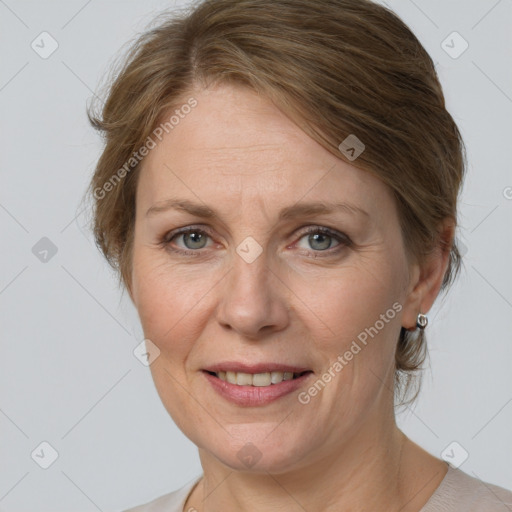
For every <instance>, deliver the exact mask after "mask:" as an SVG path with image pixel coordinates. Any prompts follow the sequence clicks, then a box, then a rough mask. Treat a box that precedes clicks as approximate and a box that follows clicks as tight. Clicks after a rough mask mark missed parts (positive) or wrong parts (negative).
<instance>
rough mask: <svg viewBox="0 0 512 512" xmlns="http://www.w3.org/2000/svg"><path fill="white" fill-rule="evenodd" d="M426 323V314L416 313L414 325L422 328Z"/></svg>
mask: <svg viewBox="0 0 512 512" xmlns="http://www.w3.org/2000/svg"><path fill="white" fill-rule="evenodd" d="M427 324H428V318H427V315H424V314H423V313H418V318H417V319H416V327H418V328H419V329H421V330H423V329H425V327H427Z"/></svg>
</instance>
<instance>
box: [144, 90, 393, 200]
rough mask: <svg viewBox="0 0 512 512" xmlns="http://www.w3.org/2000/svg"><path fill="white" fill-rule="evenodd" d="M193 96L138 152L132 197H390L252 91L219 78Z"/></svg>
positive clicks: (369, 177) (374, 181)
mask: <svg viewBox="0 0 512 512" xmlns="http://www.w3.org/2000/svg"><path fill="white" fill-rule="evenodd" d="M194 98H196V100H197V106H196V107H195V108H194V109H193V110H192V111H190V113H188V114H187V115H186V116H184V117H183V118H182V119H180V121H179V123H178V124H177V125H176V126H174V127H173V129H172V130H170V131H169V133H165V134H164V135H163V138H162V141H161V142H157V146H156V147H155V148H154V149H153V150H151V151H150V153H149V154H148V155H147V157H146V158H145V160H144V162H143V168H142V172H141V177H140V180H139V186H138V189H139V190H138V200H137V202H138V203H139V204H140V203H141V202H142V203H144V204H145V205H146V204H147V205H148V206H150V205H151V204H154V203H156V202H159V201H163V200H165V199H166V196H168V195H169V193H170V192H173V194H172V195H176V192H178V191H179V192H180V195H183V194H185V195H186V196H187V197H189V198H191V199H195V200H197V199H200V200H204V202H210V201H207V199H211V198H212V196H213V197H214V198H217V200H218V202H219V203H220V205H222V202H223V201H230V199H232V198H233V197H238V198H240V197H242V196H243V197H244V198H245V199H246V200H257V199H258V198H259V200H262V198H266V202H268V203H269V205H271V204H272V203H274V202H275V203H276V204H277V203H279V204H282V203H283V202H290V203H294V202H296V201H298V200H299V199H300V198H301V197H303V196H304V197H305V198H307V199H320V200H326V201H327V200H330V201H341V200H343V199H349V198H350V199H352V200H353V202H354V201H356V202H359V203H360V204H359V205H360V207H361V208H365V206H366V207H368V208H372V207H373V208H376V207H379V205H380V207H383V204H382V202H383V201H384V202H385V201H389V200H390V199H391V195H390V191H389V190H387V187H386V186H385V185H384V184H383V183H382V182H380V180H378V179H377V178H376V177H374V176H373V175H371V174H370V173H368V172H366V171H363V170H360V169H358V168H356V167H355V166H353V165H350V164H349V163H347V162H345V161H343V160H341V159H340V158H337V157H335V156H334V155H333V154H331V153H330V152H329V151H327V150H326V149H325V148H323V147H322V146H321V145H320V144H318V143H317V142H316V141H315V140H313V139H312V138H311V137H309V136H308V135H307V134H306V133H305V132H303V131H302V130H301V129H300V128H299V127H298V126H297V125H295V124H294V123H293V122H292V121H291V120H290V119H289V118H288V117H286V116H285V115H284V114H283V113H282V112H280V111H279V110H278V109H277V108H276V107H275V106H274V105H273V104H272V103H271V102H270V101H269V100H267V99H266V98H264V97H261V96H259V95H258V94H257V93H256V92H254V91H251V90H249V89H246V88H243V87H234V86H231V85H230V86H226V85H223V86H217V87H215V88H212V89H208V90H203V91H200V92H198V93H196V94H194ZM194 195H196V196H198V197H194ZM203 196H208V197H203ZM306 196H307V197H306ZM391 200H392V199H391Z"/></svg>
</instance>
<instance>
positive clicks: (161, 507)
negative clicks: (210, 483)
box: [124, 476, 201, 512]
mask: <svg viewBox="0 0 512 512" xmlns="http://www.w3.org/2000/svg"><path fill="white" fill-rule="evenodd" d="M200 479H201V476H199V477H197V478H195V479H194V480H192V481H190V482H188V483H187V484H185V485H184V486H183V487H181V488H180V489H178V490H176V491H173V492H170V493H168V494H164V495H163V496H160V497H159V498H156V499H154V500H153V501H150V502H149V503H145V504H143V505H139V506H137V507H135V508H130V509H128V510H125V511H124V512H182V511H183V507H184V505H185V501H186V500H187V497H188V495H189V494H190V493H191V492H192V489H193V488H194V487H195V485H196V484H197V482H199V480H200Z"/></svg>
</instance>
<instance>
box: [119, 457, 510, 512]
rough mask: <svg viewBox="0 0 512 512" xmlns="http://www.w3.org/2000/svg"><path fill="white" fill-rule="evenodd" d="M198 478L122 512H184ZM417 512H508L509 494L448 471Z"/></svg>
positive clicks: (500, 488) (450, 470)
mask: <svg viewBox="0 0 512 512" xmlns="http://www.w3.org/2000/svg"><path fill="white" fill-rule="evenodd" d="M201 478H202V475H201V476H199V477H197V478H196V479H194V480H193V481H191V482H189V483H188V484H186V485H184V486H183V487H182V488H181V489H178V490H177V491H174V492H171V493H169V494H165V495H164V496H161V497H160V498H157V499H156V500H153V501H151V502H149V503H146V504H145V505H140V506H138V507H135V508H131V509H129V510H125V512H187V511H184V509H183V508H184V506H185V502H186V501H187V498H188V495H189V494H190V493H191V491H192V489H193V488H194V486H195V484H196V483H197V482H199V480H200V479H201ZM419 512H512V492H511V491H508V490H507V489H503V488H502V487H498V486H497V485H492V484H489V483H487V482H482V481H481V480H478V479H477V478H474V477H472V476H469V475H467V474H466V473H464V472H463V471H461V470H460V469H455V468H453V467H452V466H449V467H448V472H447V473H446V476H445V477H444V478H443V480H442V481H441V483H440V484H439V487H438V488H437V489H436V491H435V492H434V494H432V496H431V497H430V499H429V500H428V501H427V503H426V504H425V505H424V506H423V507H422V509H421V510H420V511H419Z"/></svg>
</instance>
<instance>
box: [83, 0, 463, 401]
mask: <svg viewBox="0 0 512 512" xmlns="http://www.w3.org/2000/svg"><path fill="white" fill-rule="evenodd" d="M162 16H163V19H160V18H156V19H155V22H157V25H156V26H155V27H153V28H150V29H148V30H147V31H146V32H145V33H143V34H142V35H140V36H139V37H138V38H137V39H136V40H135V41H134V42H133V43H132V45H131V48H130V51H129V52H128V54H127V55H126V56H125V57H124V58H123V61H122V64H121V65H120V67H119V70H118V72H117V75H116V76H115V78H110V79H109V84H107V85H108V96H107V99H106V102H105V104H104V105H103V107H102V110H101V112H100V113H94V104H93V107H91V108H90V109H89V111H88V116H89V120H90V122H91V123H92V125H93V126H94V127H95V128H96V129H98V130H100V131H101V133H102V134H103V137H104V141H105V147H104V150H103V153H102V155H101V157H100V159H99V161H98V163H97V166H96V169H95V172H94V175H93V177H92V180H91V183H90V187H89V190H88V192H89V193H90V196H91V197H92V199H93V208H92V210H93V222H92V230H93V233H94V236H95V240H96V243H97V245H98V247H99V248H100V249H101V251H102V252H103V254H104V255H105V257H106V258H107V260H108V262H109V263H110V264H111V266H112V267H113V268H114V269H116V271H118V275H119V278H120V281H121V280H122V282H123V283H124V284H125V286H127V287H128V288H129V287H130V284H131V283H130V280H131V264H132V258H131V251H132V245H133V232H134V221H135V191H136V186H137V177H138V173H139V170H140V159H139V156H137V158H135V157H134V155H138V154H139V149H140V148H143V147H144V145H145V143H146V142H147V140H148V137H150V138H151V133H152V132H154V130H155V128H156V127H157V126H158V125H159V124H160V123H161V122H162V121H163V120H164V119H165V116H166V115H167V116H168V115H169V112H170V111H171V110H172V109H175V108H176V107H179V105H182V104H183V103H186V102H187V98H189V97H190V96H191V94H192V93H193V91H194V90H196V89H197V88H198V87H207V86H208V85H211V84H214V83H218V82H224V83H236V84H242V85H245V86H247V87H250V88H252V89H254V90H256V91H258V92H259V93H261V94H262V95H265V96H266V97H268V98H269V99H270V100H271V101H273V102H274V104H275V105H276V106H277V107H278V108H280V109H281V110H282V111H283V112H285V113H286V114H287V115H288V116H289V117H290V118H291V119H292V120H293V121H294V122H296V123H297V125H298V126H299V127H300V128H302V129H303V130H304V131H305V132H306V133H307V134H308V135H310V136H311V137H313V138H314V139H315V140H316V141H318V142H319V143H320V144H321V145H322V146H323V147H325V148H326V149H327V150H328V151H330V152H331V153H333V154H334V155H336V156H337V157H339V158H341V159H345V160H346V156H345V155H344V154H343V153H342V152H340V150H339V149H338V146H339V144H340V143H341V142H342V141H343V140H344V139H345V138H346V137H347V136H348V135H349V134H355V135H356V136H357V138H358V139H360V140H361V141H362V142H363V143H364V144H365V150H364V151H363V153H362V154H361V155H360V156H359V157H358V158H357V160H355V161H353V162H352V161H350V163H352V164H353V165H355V166H357V167H359V168H361V169H365V170H367V171H369V172H372V173H373V174H374V175H375V176H377V177H378V178H380V179H381V180H382V181H383V182H384V183H386V184H387V185H388V186H389V187H391V189H392V190H393V192H394V196H395V198H396V202H397V207H398V211H399V217H400V222H401V228H402V233H403V237H404V242H405V246H406V251H407V256H408V258H417V260H418V261H419V262H420V263H421V262H423V261H424V258H425V256H426V255H428V253H429V252H431V251H432V250H433V249H434V248H435V247H436V245H438V244H439V232H438V228H439V225H440V222H441V221H442V220H444V219H446V218H451V219H453V221H454V222H455V224H456V219H457V199H458V194H459V192H460V187H461V185H462V181H463V177H464V172H465V160H466V159H465V150H464V144H463V141H462V139H461V136H460V133H459V130H458V129H457V126H456V124H455V122H454V120H453V119H452V117H451V115H450V114H449V113H448V111H447V110H446V108H445V101H444V96H443V92H442V89H441V85H440V83H439V80H438V77H437V74H436V71H435V68H434V65H433V62H432V59H431V58H430V57H429V55H428V53H427V52H426V51H425V49H424V48H423V47H422V45H421V43H420V42H419V41H418V39H417V38H416V37H415V36H414V34H413V33H412V32H411V31H410V30H409V29H408V27H407V26H406V25H405V24H404V23H403V22H402V21H401V20H400V19H399V18H398V17H397V16H396V15H395V14H394V13H393V12H391V11H390V10H388V9H386V8H385V7H383V6H380V5H377V4H375V3H373V2H371V1H367V0H212V1H203V2H200V3H198V4H197V5H195V6H191V7H189V8H187V9H185V10H182V11H180V12H177V11H175V10H174V11H173V12H171V13H163V15H162ZM194 101H195V100H194ZM189 103H190V100H189ZM140 152H141V153H142V151H140ZM127 163H129V164H128V165H127ZM443 249H444V250H447V251H448V250H449V251H450V262H449V267H448V270H447V272H446V274H445V276H444V279H443V283H442V287H441V289H442V290H444V289H445V288H447V287H448V286H449V285H450V284H451V282H452V281H453V279H454V278H455V276H456V275H457V273H458V272H459V270H460V266H461V255H460V253H459V251H458V249H457V245H456V242H455V240H454V242H453V245H451V246H450V247H443ZM425 357H426V341H425V334H424V333H423V331H416V332H411V331H408V330H406V329H404V328H402V330H401V333H400V337H399V340H398V341H397V350H396V372H395V391H396V392H397V396H398V395H400V396H401V397H402V398H403V397H405V396H406V394H407V391H408V390H409V388H410V384H411V383H412V382H413V381H415V379H413V377H414V374H415V371H416V370H418V369H420V368H421V366H422V365H423V362H424V360H425ZM418 391H419V386H418V389H417V392H416V394H415V395H414V398H415V397H416V395H417V393H418ZM414 398H413V399H414Z"/></svg>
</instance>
